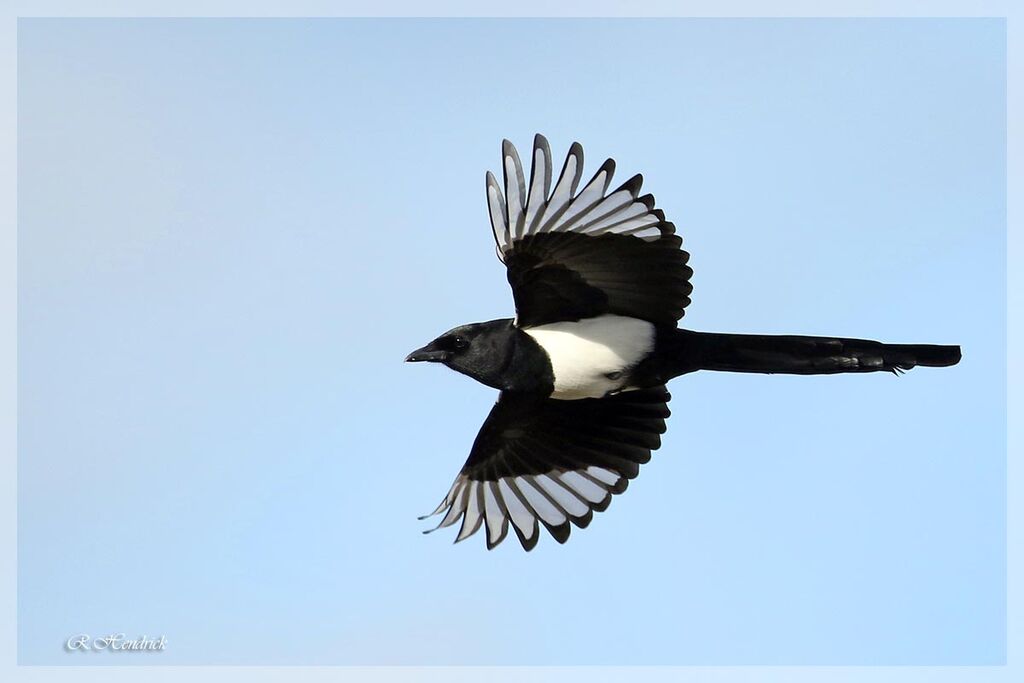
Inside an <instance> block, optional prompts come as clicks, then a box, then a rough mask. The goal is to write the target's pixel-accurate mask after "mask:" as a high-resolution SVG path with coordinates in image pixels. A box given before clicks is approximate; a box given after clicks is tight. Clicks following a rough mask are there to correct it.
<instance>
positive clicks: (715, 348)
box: [658, 330, 960, 376]
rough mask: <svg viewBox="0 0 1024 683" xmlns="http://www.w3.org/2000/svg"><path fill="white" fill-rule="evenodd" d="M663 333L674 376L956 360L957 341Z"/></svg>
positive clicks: (862, 368)
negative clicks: (951, 343)
mask: <svg viewBox="0 0 1024 683" xmlns="http://www.w3.org/2000/svg"><path fill="white" fill-rule="evenodd" d="M667 337H668V339H665V340H664V342H663V339H664V338H661V339H659V346H662V349H660V350H661V351H662V352H661V353H659V354H658V355H660V356H661V358H662V359H663V362H665V363H666V364H667V365H668V366H669V367H667V368H665V369H666V370H668V371H669V372H670V373H671V374H672V375H673V376H675V375H678V374H683V373H686V372H693V371H694V370H722V371H726V372H763V373H787V374H793V375H825V374H832V373H837V372H877V371H880V370H887V371H889V372H893V373H897V374H899V373H900V372H901V371H903V370H909V369H911V368H913V367H916V366H918V365H924V366H928V367H946V366H949V365H956V364H957V363H959V362H960V347H959V346H936V345H933V344H883V343H881V342H876V341H869V340H866V339H844V338H841V337H802V336H770V335H761V334H716V333H713V332H692V331H690V330H672V331H671V333H670V334H669V335H667ZM662 344H663V345H662Z"/></svg>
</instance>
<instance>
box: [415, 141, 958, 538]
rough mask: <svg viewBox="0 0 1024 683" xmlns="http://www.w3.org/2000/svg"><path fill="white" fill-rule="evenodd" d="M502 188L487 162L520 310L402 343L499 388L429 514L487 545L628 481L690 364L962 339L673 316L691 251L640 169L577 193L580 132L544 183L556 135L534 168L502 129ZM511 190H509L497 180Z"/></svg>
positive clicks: (808, 361)
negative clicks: (774, 329)
mask: <svg viewBox="0 0 1024 683" xmlns="http://www.w3.org/2000/svg"><path fill="white" fill-rule="evenodd" d="M502 171H503V176H504V183H503V185H504V188H502V186H501V185H499V184H498V181H497V179H496V178H495V177H494V175H493V174H492V173H490V172H488V173H487V176H486V188H487V207H488V210H489V213H490V220H491V228H492V230H493V232H494V239H495V241H496V243H497V253H498V258H499V259H500V260H501V261H502V262H503V263H504V264H505V268H506V269H507V275H508V282H509V284H510V285H511V287H512V296H513V300H514V303H515V311H516V315H515V318H511V319H510V318H501V319H499V320H491V321H489V322H481V323H472V324H469V325H462V326H459V327H456V328H453V329H451V330H449V331H447V332H445V333H444V334H442V335H441V336H439V337H437V338H436V339H434V340H433V341H432V342H430V343H429V344H427V345H426V346H424V347H423V348H420V349H417V350H415V351H413V352H412V353H410V354H409V355H408V357H407V358H406V359H405V360H406V361H409V362H417V361H426V362H432V363H441V364H443V365H446V366H448V367H449V368H451V369H452V370H455V371H457V372H460V373H462V374H464V375H468V376H469V377H472V378H473V379H475V380H477V381H478V382H481V383H483V384H485V385H487V386H489V387H492V388H494V389H498V390H499V391H500V393H499V394H498V399H497V401H496V403H495V404H494V407H493V408H492V409H491V412H490V414H489V415H488V416H487V419H486V420H485V421H484V424H483V426H482V427H481V429H480V432H479V433H478V434H477V437H476V440H475V441H474V443H473V446H472V448H471V450H470V453H469V458H468V459H467V460H466V462H465V464H464V465H463V467H462V470H461V471H460V472H459V474H458V476H457V477H456V478H455V482H454V483H453V484H452V486H451V488H450V489H449V491H448V493H447V495H445V497H444V499H443V500H442V501H441V504H440V505H438V506H437V509H435V510H434V511H433V512H432V513H430V514H429V515H425V516H424V517H421V518H420V519H426V518H427V517H430V516H433V515H438V514H441V513H444V516H443V517H442V518H441V521H440V523H439V524H438V525H437V526H436V527H435V528H434V529H430V530H428V531H426V532H424V533H430V531H434V530H436V529H439V528H444V527H448V526H451V525H453V524H455V523H456V522H458V521H459V520H460V519H461V520H462V523H461V526H460V528H459V532H458V535H457V536H456V538H455V541H456V542H459V541H462V540H464V539H466V538H468V537H469V536H472V535H473V534H474V533H476V532H477V531H478V530H479V529H480V528H481V527H482V526H486V545H487V548H488V549H492V548H494V547H495V546H496V545H498V544H499V543H501V542H502V541H503V540H504V539H505V538H506V536H507V535H508V530H509V526H510V525H511V528H512V529H513V530H514V531H515V534H516V536H518V538H519V542H520V543H521V544H522V546H523V548H524V549H525V550H527V551H529V550H532V549H533V548H534V546H535V545H536V544H537V541H538V538H539V536H540V533H539V528H538V523H539V524H540V525H543V526H544V528H546V529H547V530H548V532H549V533H550V534H551V536H553V537H554V538H555V540H556V541H558V542H559V543H564V542H565V541H566V540H568V538H569V532H570V529H571V526H570V525H575V526H577V527H580V528H585V527H586V526H587V525H588V524H589V523H590V521H591V519H592V518H593V514H594V512H595V511H598V512H600V511H603V510H605V509H606V508H607V507H608V504H609V503H610V501H611V498H612V496H613V495H614V494H618V493H622V492H623V491H624V490H625V489H626V485H627V484H628V482H629V480H630V479H633V478H634V477H636V476H637V474H638V473H639V470H640V465H642V464H644V463H646V462H648V461H649V460H650V458H651V452H652V451H654V450H656V449H657V448H658V447H659V446H660V445H661V434H663V433H664V432H665V420H666V418H668V416H669V409H668V403H669V399H670V398H671V396H670V395H669V392H668V390H667V389H666V386H665V385H666V383H667V382H668V381H669V380H671V379H672V378H674V377H679V376H680V375H685V374H687V373H691V372H695V371H697V370H719V371H727V372H753V373H768V374H771V373H787V374H798V375H820V374H832V373H842V372H878V371H889V372H893V373H895V374H899V373H901V372H902V371H905V370H909V369H911V368H913V367H915V366H918V365H922V366H931V367H945V366H949V365H955V364H956V363H957V362H959V360H960V347H959V346H935V345H923V344H883V343H880V342H877V341H868V340H864V339H846V338H841V337H809V336H768V335H754V334H719V333H709V332H696V331H691V330H686V329H682V328H679V327H678V321H679V320H680V319H681V318H682V317H683V313H684V312H685V309H686V306H687V305H688V304H689V303H690V293H691V292H692V290H693V287H692V285H691V284H690V277H691V276H692V275H693V270H692V269H691V268H690V266H689V265H687V261H688V260H689V254H688V253H687V252H686V251H684V250H683V249H682V239H681V238H680V237H679V236H678V235H676V234H675V226H674V225H673V224H672V223H670V222H668V221H666V220H665V214H664V213H663V212H662V211H661V210H659V209H656V208H654V197H653V196H651V195H650V194H645V195H642V196H641V195H640V187H641V183H642V182H643V178H642V176H640V175H635V176H633V177H632V178H630V179H629V180H627V181H626V182H625V183H623V184H622V185H621V186H620V187H618V188H617V189H615V190H614V191H612V192H608V187H609V185H610V183H611V179H612V174H613V173H614V171H615V162H614V161H613V160H612V159H608V160H607V161H605V162H604V163H603V164H602V165H601V167H600V168H598V170H597V172H596V173H595V175H594V177H593V178H592V179H591V180H590V181H589V182H588V183H587V184H586V185H584V186H583V189H582V190H579V192H577V188H578V187H579V185H580V180H581V178H582V176H583V148H582V147H581V146H580V144H579V143H573V144H572V146H571V147H570V148H569V154H568V156H567V157H566V159H565V163H564V164H563V165H562V170H561V173H560V174H559V175H558V179H557V180H556V181H555V183H554V189H553V190H552V189H551V182H552V177H553V167H552V164H551V148H550V146H549V145H548V141H547V140H546V139H545V138H544V136H542V135H537V136H536V137H535V138H534V143H533V155H532V158H531V168H530V178H529V181H527V179H526V177H525V175H524V173H523V166H522V163H521V161H520V159H519V154H518V153H517V151H516V149H515V147H514V146H513V145H512V143H510V142H509V141H508V140H505V141H503V143H502ZM503 190H504V191H503Z"/></svg>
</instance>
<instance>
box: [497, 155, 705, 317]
mask: <svg viewBox="0 0 1024 683" xmlns="http://www.w3.org/2000/svg"><path fill="white" fill-rule="evenodd" d="M502 166H503V171H504V181H505V183H504V184H505V192H504V194H503V193H502V191H501V188H500V187H499V186H498V181H497V179H495V177H494V175H493V174H491V173H488V174H487V204H488V209H489V211H490V217H491V227H492V229H493V230H494V239H495V241H496V242H497V245H498V258H500V259H501V260H502V262H504V264H505V266H506V267H507V269H508V281H509V284H510V285H512V295H513V298H514V299H515V305H516V321H517V324H518V325H520V326H521V327H531V326H535V325H543V324H547V323H552V322H559V321H563V320H579V319H581V318H590V317H594V316H598V315H604V314H615V315H623V316H629V317H632V318H640V319H642V320H648V321H650V322H652V323H655V324H667V325H674V324H675V322H676V321H677V320H679V318H681V317H682V316H683V309H685V308H686V306H687V304H689V303H690V298H689V295H690V292H691V291H692V290H693V286H692V285H691V284H690V276H691V275H692V274H693V270H692V269H691V268H690V267H689V266H688V265H686V262H687V260H688V259H689V254H687V253H686V252H685V251H683V250H682V249H681V248H680V247H681V245H682V239H680V238H679V237H678V236H677V235H675V226H674V225H673V224H672V223H669V222H668V221H666V220H665V214H664V213H662V212H661V211H660V210H659V209H655V208H654V197H653V196H652V195H649V194H647V195H643V196H638V195H639V193H640V186H641V184H642V183H643V177H642V176H640V175H635V176H633V177H632V178H630V179H629V180H627V181H626V182H625V183H623V184H622V185H621V186H620V187H619V188H618V189H616V190H614V191H613V192H611V193H608V187H609V185H610V183H611V179H612V174H613V173H614V172H615V162H614V161H613V160H612V159H608V160H607V161H605V162H604V164H602V165H601V167H600V168H599V169H598V170H597V173H596V174H595V175H594V177H593V179H591V181H590V182H589V183H587V184H586V186H585V187H584V188H583V189H582V190H580V191H579V192H578V193H577V192H576V189H577V187H578V185H579V182H580V178H581V177H582V175H583V148H582V147H581V146H580V144H579V143H573V144H572V147H570V149H569V155H568V156H567V157H566V159H565V165H564V166H563V167H562V173H561V175H560V176H559V178H558V181H557V182H556V183H555V188H554V190H551V177H552V165H551V149H550V147H549V145H548V141H547V140H546V139H545V138H544V136H542V135H537V136H536V137H535V138H534V143H533V158H532V165H531V169H530V182H529V184H527V182H526V178H525V176H524V175H523V167H522V163H521V162H520V160H519V154H518V153H517V152H516V149H515V147H513V146H512V143H510V142H509V141H508V140H505V141H504V143H503V144H502Z"/></svg>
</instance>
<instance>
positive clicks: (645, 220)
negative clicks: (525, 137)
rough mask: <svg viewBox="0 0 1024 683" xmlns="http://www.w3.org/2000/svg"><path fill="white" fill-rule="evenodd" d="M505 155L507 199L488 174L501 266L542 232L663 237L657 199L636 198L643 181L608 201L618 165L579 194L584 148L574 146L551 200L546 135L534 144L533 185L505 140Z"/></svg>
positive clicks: (609, 166)
mask: <svg viewBox="0 0 1024 683" xmlns="http://www.w3.org/2000/svg"><path fill="white" fill-rule="evenodd" d="M501 149H502V164H501V166H502V175H503V176H504V181H505V183H504V185H505V190H504V193H502V190H501V187H500V186H499V185H498V180H497V179H496V178H495V177H494V175H493V174H492V173H488V174H487V208H488V211H489V213H490V217H491V228H492V229H493V230H494V240H495V242H497V245H498V258H500V259H501V260H502V261H504V260H505V254H506V253H507V252H508V251H509V250H510V249H512V245H513V243H514V242H515V241H516V240H520V239H523V238H524V237H527V236H528V235H534V234H537V233H540V232H578V233H583V234H587V235H600V234H604V233H614V234H619V235H632V236H634V237H638V238H640V239H643V240H649V241H653V240H657V239H658V238H660V237H661V234H662V232H661V228H660V227H659V224H660V223H661V222H662V218H661V217H660V216H658V215H657V214H656V213H654V210H653V209H654V199H653V198H652V197H650V196H649V195H648V196H647V197H640V198H639V199H638V198H637V195H638V194H639V192H640V185H641V182H642V179H641V178H640V176H634V178H632V179H630V180H629V181H627V182H626V183H625V184H624V185H623V186H622V187H620V188H619V189H617V190H615V191H614V192H613V193H612V194H610V195H607V196H606V193H607V192H608V186H609V185H610V184H611V180H612V175H613V174H614V173H615V162H614V161H613V160H611V159H608V160H607V161H605V162H604V164H602V165H601V168H600V169H598V171H597V173H596V174H595V175H594V177H593V179H591V181H590V182H589V183H587V184H586V186H585V187H584V188H583V189H582V190H581V191H580V192H579V194H576V188H577V187H578V186H579V183H580V179H581V178H582V177H583V147H581V146H580V144H579V143H578V142H574V143H573V144H572V146H571V147H570V148H569V154H568V156H566V159H565V164H564V165H563V167H562V173H561V175H560V176H559V178H558V181H557V182H556V183H555V189H554V190H553V191H551V194H550V195H549V194H548V192H549V188H550V187H551V176H552V165H551V147H550V146H549V145H548V141H547V140H546V139H545V138H544V136H543V135H537V136H536V137H535V138H534V141H533V155H532V159H531V167H530V182H529V183H527V182H526V178H525V176H524V175H523V165H522V163H521V162H520V160H519V153H518V152H516V148H515V147H514V146H513V145H512V143H511V142H509V141H508V140H504V141H503V142H502V148H501Z"/></svg>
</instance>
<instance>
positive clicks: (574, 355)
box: [523, 315, 654, 400]
mask: <svg viewBox="0 0 1024 683" xmlns="http://www.w3.org/2000/svg"><path fill="white" fill-rule="evenodd" d="M523 332H526V334H528V335H530V336H531V337H533V339H534V340H535V341H536V342H537V343H538V344H540V346H541V348H543V349H544V351H545V352H547V354H548V357H549V358H550V359H551V370H552V372H553V373H554V375H555V389H554V391H553V392H552V394H551V398H557V399H569V400H575V399H580V398H601V397H603V396H605V395H606V394H608V393H609V392H611V391H616V390H621V389H623V388H624V386H625V383H626V381H627V380H628V379H629V378H628V376H627V372H626V371H627V370H629V369H630V368H632V367H633V366H634V365H636V364H637V363H639V362H640V361H641V360H643V358H644V357H645V356H646V355H647V354H648V353H650V352H651V351H652V350H653V349H654V325H652V324H651V323H649V322H647V321H646V320H638V319H636V318H627V317H624V316H619V315H602V316H598V317H596V318H584V319H583V320H578V321H575V322H557V323H550V324H548V325H538V326H537V327H528V328H523Z"/></svg>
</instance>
